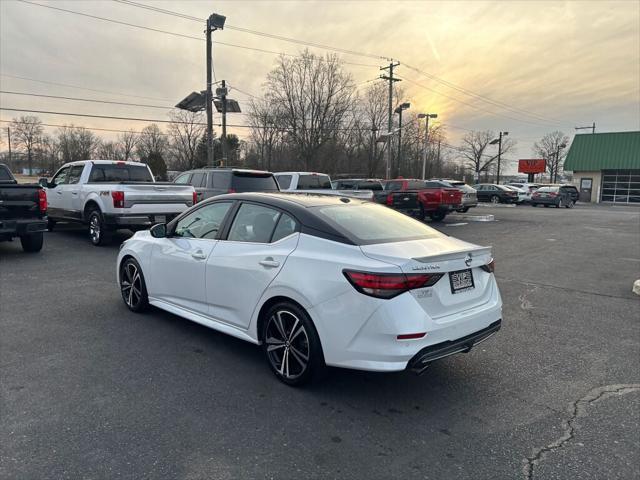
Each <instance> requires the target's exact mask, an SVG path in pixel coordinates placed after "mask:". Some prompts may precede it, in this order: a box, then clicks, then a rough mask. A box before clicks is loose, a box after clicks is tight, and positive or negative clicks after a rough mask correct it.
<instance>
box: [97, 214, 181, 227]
mask: <svg viewBox="0 0 640 480" xmlns="http://www.w3.org/2000/svg"><path fill="white" fill-rule="evenodd" d="M178 215H179V213H175V212H174V213H153V214H147V215H140V214H128V215H117V214H116V215H114V214H104V215H103V218H104V222H105V224H106V225H108V226H110V227H112V228H129V227H151V226H152V225H155V224H156V223H166V222H170V221H171V220H173V219H174V218H175V217H177V216H178Z"/></svg>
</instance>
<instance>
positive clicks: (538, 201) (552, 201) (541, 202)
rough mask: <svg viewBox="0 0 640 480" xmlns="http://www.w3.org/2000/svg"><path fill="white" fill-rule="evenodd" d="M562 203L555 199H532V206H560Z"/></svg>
mask: <svg viewBox="0 0 640 480" xmlns="http://www.w3.org/2000/svg"><path fill="white" fill-rule="evenodd" d="M559 203H560V199H559V198H557V197H555V198H532V199H531V204H536V205H558V204H559Z"/></svg>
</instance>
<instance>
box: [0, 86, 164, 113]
mask: <svg viewBox="0 0 640 480" xmlns="http://www.w3.org/2000/svg"><path fill="white" fill-rule="evenodd" d="M0 93H4V94H7V95H22V96H27V97H43V98H55V99H60V100H73V101H77V102H92V103H106V104H110V105H124V106H127V107H145V108H161V109H163V110H170V109H172V108H173V107H169V106H163V105H149V104H142V103H126V102H112V101H110V100H97V99H93V98H78V97H62V96H58V95H43V94H39V93H26V92H10V91H7V90H0Z"/></svg>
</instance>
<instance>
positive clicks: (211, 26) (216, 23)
mask: <svg viewBox="0 0 640 480" xmlns="http://www.w3.org/2000/svg"><path fill="white" fill-rule="evenodd" d="M225 20H226V17H224V16H222V15H217V14H215V13H212V14H211V15H210V16H209V18H207V30H206V33H207V93H206V102H207V105H206V106H207V164H208V165H209V166H211V167H213V92H212V90H211V88H212V85H213V81H212V79H211V72H212V65H213V55H212V45H211V42H212V40H211V33H212V32H213V31H214V30H222V29H223V28H224V22H225Z"/></svg>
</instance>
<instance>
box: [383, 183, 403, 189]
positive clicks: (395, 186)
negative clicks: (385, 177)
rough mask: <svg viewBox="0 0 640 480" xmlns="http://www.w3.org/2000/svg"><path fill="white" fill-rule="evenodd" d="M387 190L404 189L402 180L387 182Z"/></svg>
mask: <svg viewBox="0 0 640 480" xmlns="http://www.w3.org/2000/svg"><path fill="white" fill-rule="evenodd" d="M384 189H385V190H389V191H392V190H402V182H387V183H386V184H385V186H384Z"/></svg>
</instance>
